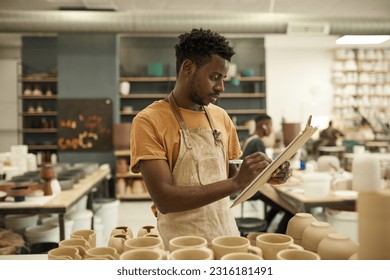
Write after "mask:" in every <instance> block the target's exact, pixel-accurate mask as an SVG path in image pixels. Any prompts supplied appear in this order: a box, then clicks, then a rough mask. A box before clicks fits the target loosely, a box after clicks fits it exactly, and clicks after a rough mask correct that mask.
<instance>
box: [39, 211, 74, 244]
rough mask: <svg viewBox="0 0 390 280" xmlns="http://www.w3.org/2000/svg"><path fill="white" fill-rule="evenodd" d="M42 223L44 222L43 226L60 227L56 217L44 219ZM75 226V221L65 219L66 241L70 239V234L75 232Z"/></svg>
mask: <svg viewBox="0 0 390 280" xmlns="http://www.w3.org/2000/svg"><path fill="white" fill-rule="evenodd" d="M41 221H42V224H44V225H45V224H48V225H57V226H59V222H58V217H56V216H53V217H47V218H43V219H42V220H41ZM73 224H74V221H73V220H70V219H65V239H69V238H70V234H71V233H72V232H73Z"/></svg>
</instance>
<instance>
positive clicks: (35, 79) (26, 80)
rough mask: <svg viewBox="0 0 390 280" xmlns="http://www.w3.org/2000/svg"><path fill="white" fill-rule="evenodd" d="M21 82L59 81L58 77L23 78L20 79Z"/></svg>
mask: <svg viewBox="0 0 390 280" xmlns="http://www.w3.org/2000/svg"><path fill="white" fill-rule="evenodd" d="M19 81H21V82H31V83H55V82H57V81H58V78H57V77H22V78H20V79H19Z"/></svg>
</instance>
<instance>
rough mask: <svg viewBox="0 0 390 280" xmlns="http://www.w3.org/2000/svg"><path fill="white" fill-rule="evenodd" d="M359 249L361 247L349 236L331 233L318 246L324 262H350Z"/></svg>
mask: <svg viewBox="0 0 390 280" xmlns="http://www.w3.org/2000/svg"><path fill="white" fill-rule="evenodd" d="M358 249H359V246H358V245H357V244H356V243H355V242H354V241H352V240H351V239H350V238H349V236H348V235H345V234H341V233H329V234H328V235H327V236H326V237H325V238H324V239H322V240H321V242H320V244H318V249H317V253H318V255H320V257H321V259H322V260H348V259H349V258H350V257H351V256H352V255H353V254H355V253H357V252H358Z"/></svg>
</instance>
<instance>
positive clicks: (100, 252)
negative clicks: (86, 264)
mask: <svg viewBox="0 0 390 280" xmlns="http://www.w3.org/2000/svg"><path fill="white" fill-rule="evenodd" d="M85 259H87V260H90V259H105V260H118V259H119V254H118V252H117V251H116V249H115V248H111V247H95V248H91V249H89V250H88V251H87V252H86V255H85Z"/></svg>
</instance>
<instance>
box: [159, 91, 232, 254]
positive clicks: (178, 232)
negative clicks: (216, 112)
mask: <svg viewBox="0 0 390 280" xmlns="http://www.w3.org/2000/svg"><path fill="white" fill-rule="evenodd" d="M168 99H169V102H170V104H171V107H172V110H173V112H174V114H175V116H176V119H177V120H178V122H179V125H180V136H181V142H180V143H181V144H180V150H179V156H178V159H177V162H176V165H175V167H174V169H173V173H172V176H173V180H174V184H175V185H178V186H183V187H184V188H185V187H186V186H194V185H206V184H210V183H213V182H216V181H220V180H224V179H227V175H226V174H227V172H226V152H225V151H226V148H225V147H224V145H223V143H222V141H220V140H219V137H220V135H219V133H218V130H216V129H215V128H214V124H213V120H212V119H211V116H210V114H209V113H208V109H207V108H206V107H204V110H205V112H206V116H207V118H208V121H209V123H210V127H211V129H210V128H196V129H190V130H189V129H188V128H187V126H186V124H185V122H184V119H183V117H182V115H181V112H180V110H179V108H178V107H177V105H176V102H175V100H174V99H173V96H172V94H171V95H170V96H169V97H168ZM157 226H158V230H159V233H160V235H161V237H162V239H163V241H164V244H165V248H166V249H168V244H169V240H170V239H172V238H174V237H177V236H183V235H197V236H202V237H204V238H206V239H207V241H208V242H209V243H210V242H211V240H212V239H214V238H215V237H218V236H221V235H239V231H238V229H237V225H236V221H235V218H234V216H233V212H232V209H230V199H229V197H228V196H227V197H225V198H223V199H221V200H218V201H216V202H213V203H211V204H209V205H206V206H203V207H200V208H196V209H193V210H188V211H183V212H177V213H169V214H162V213H158V219H157Z"/></svg>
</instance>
